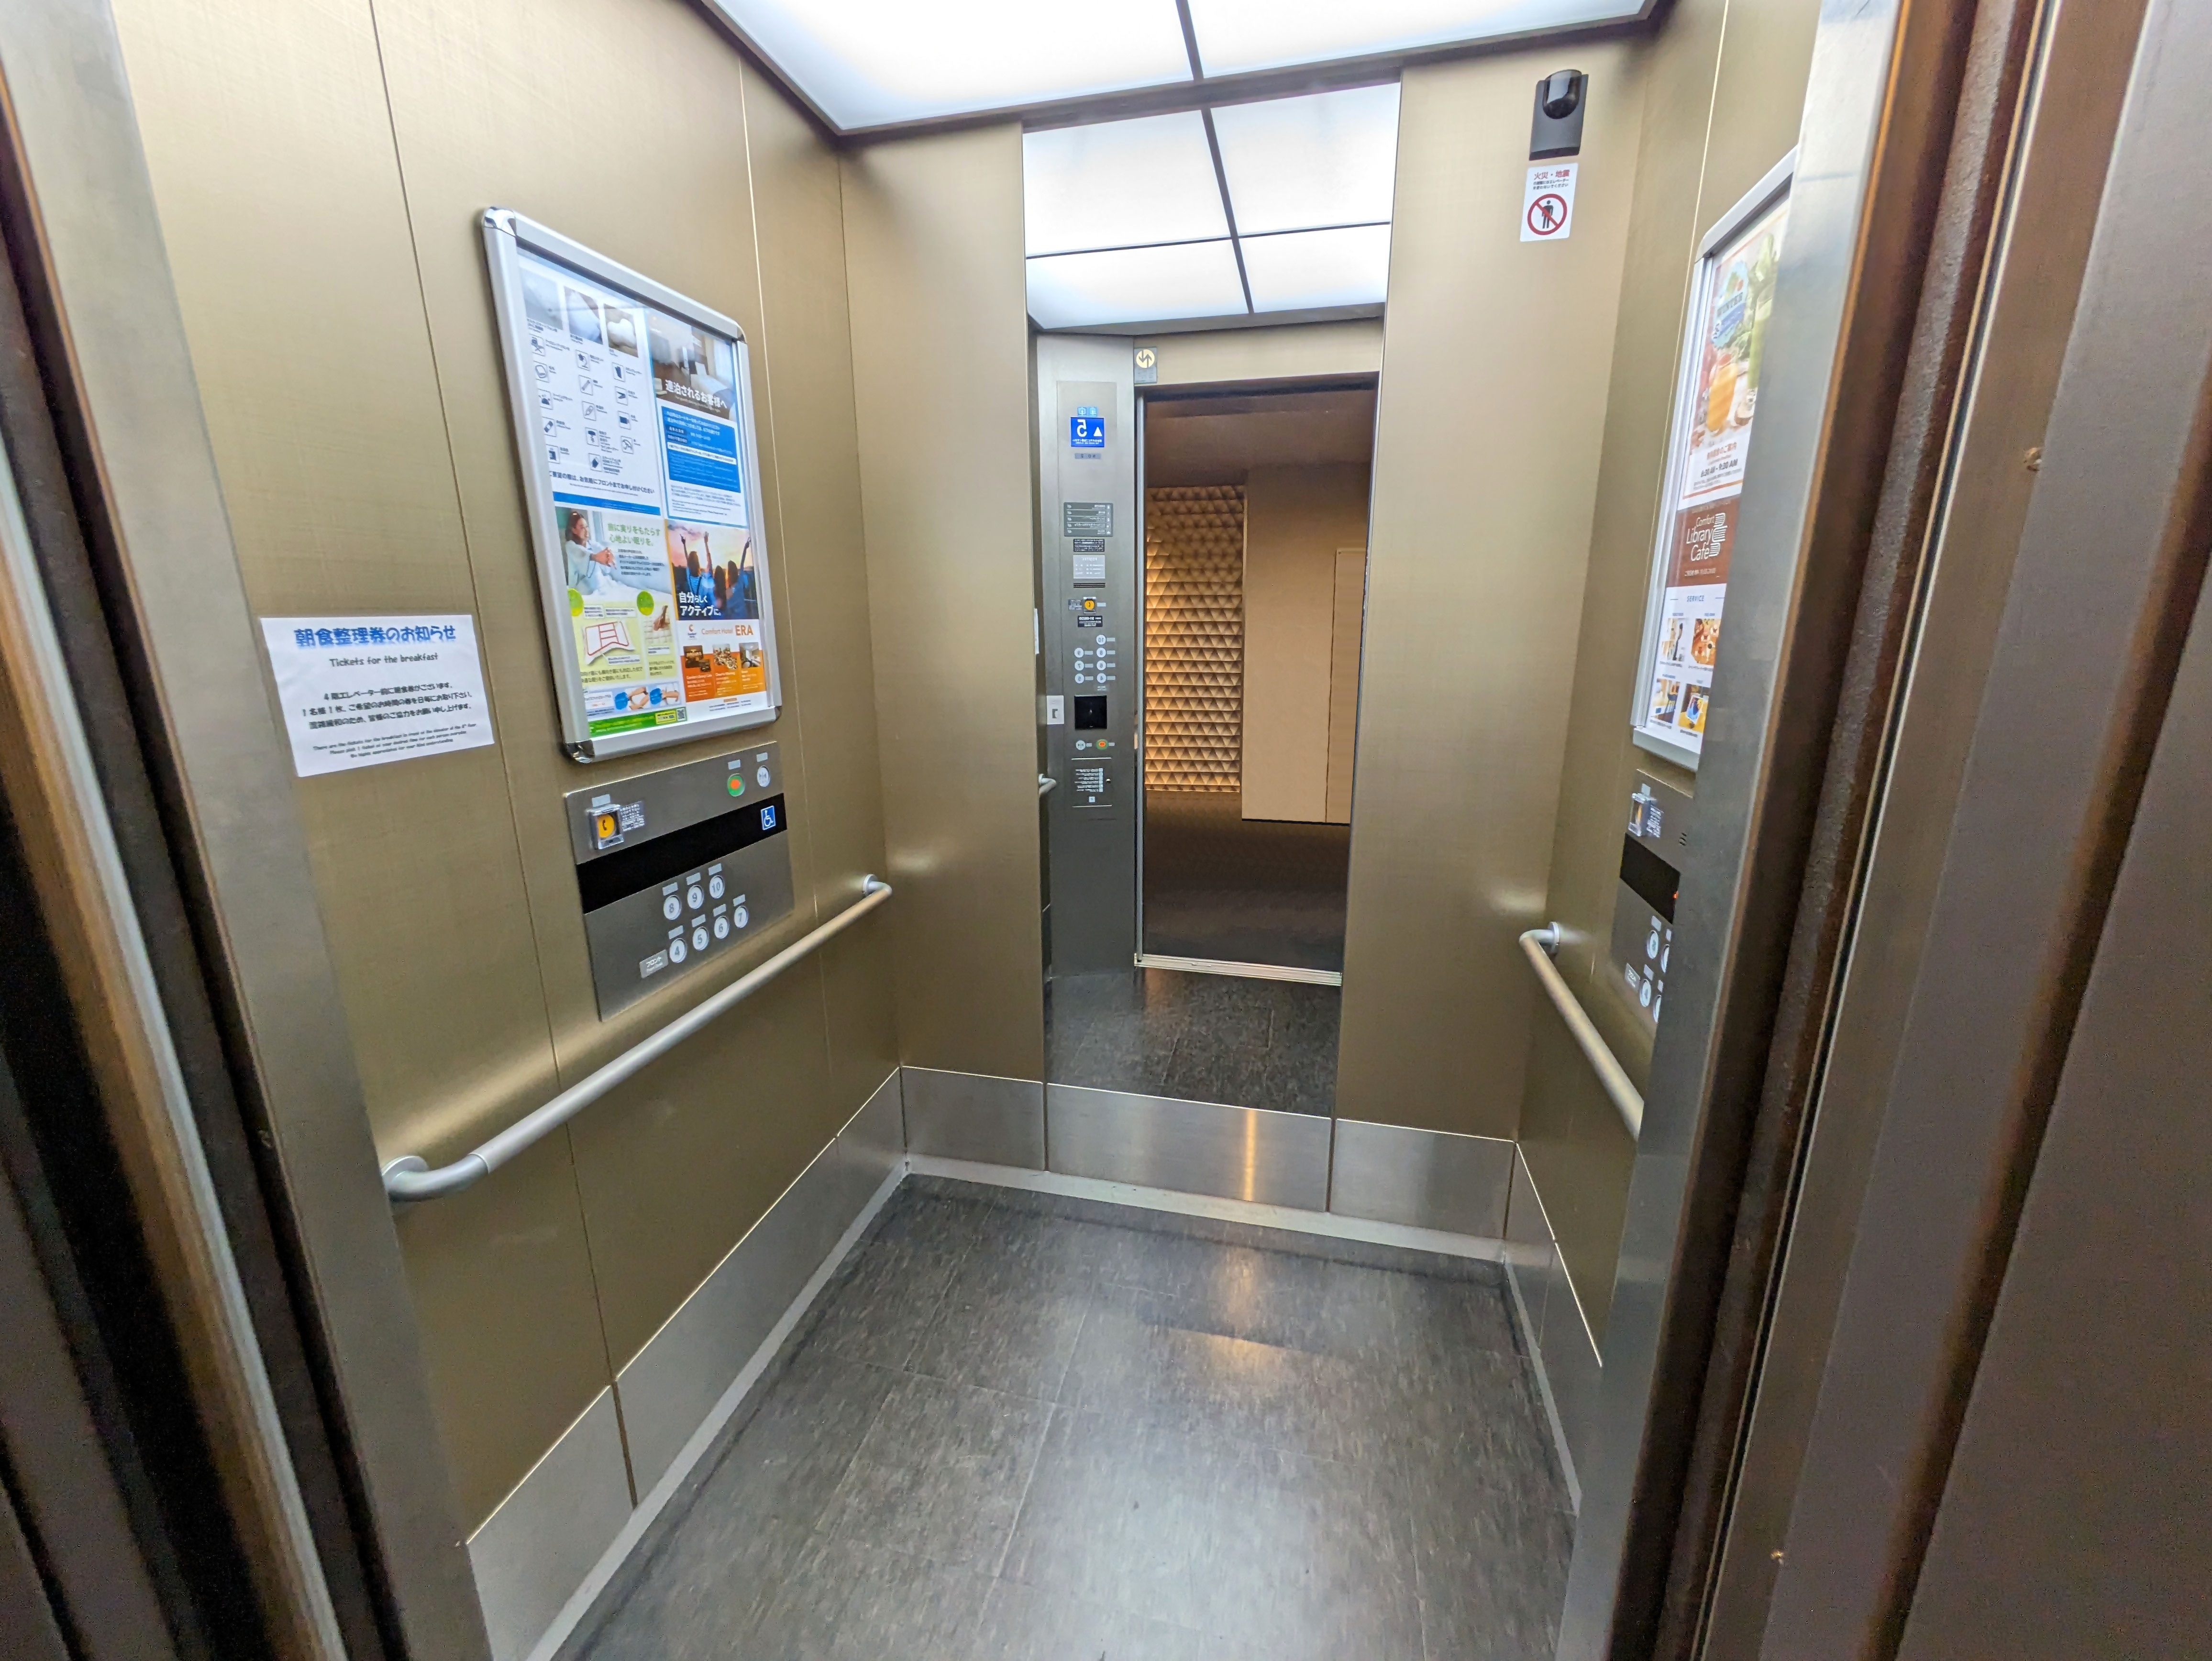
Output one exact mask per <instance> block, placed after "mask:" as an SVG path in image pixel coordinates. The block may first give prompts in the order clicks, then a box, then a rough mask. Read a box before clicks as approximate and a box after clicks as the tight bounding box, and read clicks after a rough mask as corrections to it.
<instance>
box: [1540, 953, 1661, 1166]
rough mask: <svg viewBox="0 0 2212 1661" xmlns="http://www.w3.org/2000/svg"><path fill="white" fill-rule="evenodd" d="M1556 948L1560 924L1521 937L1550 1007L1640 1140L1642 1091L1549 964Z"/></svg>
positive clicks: (1642, 1126) (1641, 1130) (1563, 979)
mask: <svg viewBox="0 0 2212 1661" xmlns="http://www.w3.org/2000/svg"><path fill="white" fill-rule="evenodd" d="M1521 950H1522V952H1525V953H1526V954H1527V956H1528V962H1529V964H1530V965H1531V966H1532V967H1534V970H1535V971H1536V979H1537V980H1538V981H1539V982H1540V983H1541V984H1542V986H1543V988H1544V990H1545V992H1546V993H1547V995H1549V996H1550V998H1551V1000H1552V1007H1553V1008H1555V1009H1557V1010H1558V1011H1559V1019H1561V1020H1563V1021H1565V1023H1566V1024H1567V1031H1569V1032H1571V1033H1572V1034H1573V1035H1574V1040H1575V1043H1576V1044H1577V1047H1579V1048H1580V1049H1581V1050H1582V1052H1583V1060H1584V1061H1586V1062H1589V1064H1590V1070H1591V1071H1592V1072H1593V1073H1595V1074H1597V1081H1598V1082H1599V1083H1600V1084H1601V1085H1602V1086H1605V1093H1606V1096H1607V1098H1608V1099H1610V1100H1611V1101H1612V1103H1613V1110H1614V1111H1615V1112H1617V1113H1619V1114H1620V1122H1621V1123H1623V1124H1625V1125H1626V1126H1627V1127H1628V1134H1629V1135H1631V1136H1633V1137H1641V1136H1642V1135H1643V1134H1644V1092H1642V1091H1640V1090H1638V1088H1637V1087H1636V1086H1635V1084H1634V1083H1633V1082H1632V1081H1631V1080H1630V1079H1629V1076H1628V1069H1627V1068H1624V1067H1623V1066H1621V1064H1620V1057H1619V1056H1615V1055H1614V1054H1613V1050H1612V1048H1611V1047H1610V1046H1609V1045H1607V1043H1606V1041H1605V1038H1604V1037H1603V1036H1602V1035H1601V1033H1600V1032H1599V1031H1598V1030H1597V1025H1596V1023H1595V1022H1594V1021H1592V1020H1591V1019H1590V1018H1589V1013H1588V1012H1587V1011H1586V1010H1584V1009H1583V1007H1582V1002H1581V1001H1580V1000H1579V999H1577V997H1576V996H1575V995H1574V992H1573V990H1572V989H1571V988H1570V987H1569V986H1568V985H1567V982H1566V977H1565V976H1563V975H1561V974H1560V973H1559V965H1558V964H1554V963H1553V961H1552V953H1553V952H1556V951H1558V950H1559V924H1557V923H1555V922H1554V923H1547V924H1546V925H1545V926H1544V927H1543V928H1531V929H1529V930H1528V932H1527V933H1525V934H1522V936H1521Z"/></svg>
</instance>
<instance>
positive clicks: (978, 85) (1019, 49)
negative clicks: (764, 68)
mask: <svg viewBox="0 0 2212 1661" xmlns="http://www.w3.org/2000/svg"><path fill="white" fill-rule="evenodd" d="M715 3H717V4H718V5H719V6H720V9H721V10H722V11H723V13H724V14H725V15H726V16H727V17H728V18H729V19H730V21H732V23H734V24H736V25H737V27H738V32H739V33H742V34H743V35H744V37H745V38H746V40H749V41H750V42H751V43H752V44H753V45H754V46H757V48H759V50H760V52H762V54H763V56H764V57H766V58H768V59H769V62H770V63H772V64H775V67H776V68H777V70H780V71H781V73H782V74H783V76H785V77H786V78H787V80H789V81H790V82H791V83H792V84H793V86H795V87H797V88H799V91H800V92H802V93H804V94H805V95H806V96H807V97H808V98H809V99H811V100H812V101H813V103H814V105H815V106H816V107H817V109H819V110H821V111H822V113H823V114H825V115H827V116H828V117H829V119H830V120H831V121H832V122H834V123H835V124H836V125H837V126H838V127H840V128H842V129H843V130H845V131H852V130H854V129H855V128H859V127H878V126H885V125H890V124H892V123H894V122H900V121H922V120H927V119H930V118H932V117H935V116H946V115H965V114H969V113H973V112H975V111H977V110H994V109H1007V108H1012V107H1013V106H1018V105H1023V104H1036V103H1042V102H1045V101H1047V100H1052V99H1059V98H1082V97H1086V96H1090V95H1092V94H1099V93H1110V92H1126V91H1127V90H1129V89H1130V88H1134V87H1157V86H1162V85H1166V84H1169V83H1171V82H1178V81H1188V80H1189V79H1190V78H1191V71H1190V58H1189V55H1188V52H1186V51H1185V50H1184V46H1183V38H1182V22H1181V21H1180V20H1179V19H1178V18H1177V17H1176V8H1175V0H1115V3H1113V4H1112V5H1110V6H1071V5H1054V4H1042V5H1041V4H1037V3H1036V0H931V3H930V4H928V5H915V3H913V0H715Z"/></svg>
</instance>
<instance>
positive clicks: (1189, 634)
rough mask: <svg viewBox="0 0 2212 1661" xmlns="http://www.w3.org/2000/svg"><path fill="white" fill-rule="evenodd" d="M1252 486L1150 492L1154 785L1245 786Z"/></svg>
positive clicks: (1148, 695) (1150, 766) (1149, 746)
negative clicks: (1247, 540)
mask: <svg viewBox="0 0 2212 1661" xmlns="http://www.w3.org/2000/svg"><path fill="white" fill-rule="evenodd" d="M1243 732H1244V487H1243V485H1241V484H1200V485H1188V486H1179V487H1169V488H1165V489H1162V490H1147V491H1146V492H1145V788H1146V789H1147V790H1215V791H1226V792H1235V791H1237V790H1238V789H1240V788H1242V785H1241V782H1240V767H1241V764H1242V760H1243Z"/></svg>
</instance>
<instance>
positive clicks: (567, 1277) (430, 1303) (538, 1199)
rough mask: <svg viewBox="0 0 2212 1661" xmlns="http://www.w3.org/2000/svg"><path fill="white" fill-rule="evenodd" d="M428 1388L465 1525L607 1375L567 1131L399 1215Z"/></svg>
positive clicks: (472, 1524) (525, 1467)
mask: <svg viewBox="0 0 2212 1661" xmlns="http://www.w3.org/2000/svg"><path fill="white" fill-rule="evenodd" d="M399 1238H400V1243H401V1244H402V1245H404V1247H405V1249H406V1252H407V1272H408V1280H409V1281H410V1284H411V1285H412V1287H413V1288H414V1292H415V1308H416V1314H417V1316H418V1317H419V1318H420V1319H421V1321H422V1351H423V1355H424V1357H425V1359H426V1360H427V1361H428V1366H429V1371H430V1393H431V1399H432V1400H433V1401H435V1402H436V1403H437V1407H438V1421H439V1427H440V1428H441V1430H442V1431H443V1432H444V1433H445V1438H446V1447H447V1453H448V1454H449V1455H450V1456H451V1457H452V1459H453V1491H454V1498H455V1500H456V1501H457V1502H458V1503H459V1506H460V1509H461V1516H462V1519H463V1525H464V1526H465V1528H467V1529H469V1530H474V1529H475V1528H476V1527H477V1524H480V1523H481V1522H483V1519H484V1518H487V1517H489V1516H490V1515H491V1513H492V1512H493V1511H494V1509H495V1508H496V1507H497V1506H498V1505H499V1502H500V1501H501V1500H503V1499H505V1498H506V1497H507V1492H508V1490H510V1489H511V1488H513V1487H514V1485H515V1484H516V1483H517V1482H520V1481H521V1480H522V1478H523V1477H524V1475H526V1474H527V1473H528V1471H529V1469H530V1468H531V1466H532V1465H533V1464H535V1463H537V1462H538V1456H539V1455H540V1454H542V1453H544V1451H545V1450H546V1449H548V1448H550V1447H551V1446H552V1445H553V1444H554V1442H555V1441H556V1439H558V1438H559V1437H560V1434H561V1433H562V1431H564V1430H566V1429H567V1428H568V1427H569V1426H570V1425H571V1424H573V1423H574V1421H575V1419H576V1415H578V1414H579V1413H580V1412H581V1411H582V1410H583V1409H584V1408H586V1407H588V1406H590V1405H591V1402H592V1397H593V1396H596V1395H598V1394H599V1391H600V1390H603V1389H605V1387H606V1385H607V1384H609V1383H610V1382H611V1379H612V1378H613V1372H612V1370H611V1368H610V1367H609V1366H608V1365H607V1356H606V1348H605V1342H604V1341H603V1340H602V1339H601V1337H600V1333H599V1311H598V1309H597V1308H596V1307H595V1306H594V1305H593V1303H592V1262H591V1248H590V1244H589V1242H588V1241H587V1240H586V1237H585V1232H584V1220H583V1214H582V1213H581V1211H580V1208H579V1206H578V1202H577V1196H576V1176H575V1168H574V1160H573V1159H572V1158H571V1156H570V1153H569V1144H568V1136H567V1135H565V1134H563V1135H555V1136H551V1137H549V1138H548V1139H547V1140H546V1141H543V1142H540V1143H539V1144H538V1146H537V1147H533V1148H532V1149H531V1150H530V1151H529V1152H528V1153H525V1154H524V1155H523V1156H522V1157H521V1158H520V1159H517V1160H515V1161H514V1162H513V1164H512V1165H507V1166H506V1167H505V1168H504V1169H502V1170H501V1171H500V1172H499V1177H498V1180H496V1181H491V1182H483V1183H477V1185H476V1186H475V1187H474V1188H471V1189H467V1190H466V1191H465V1192H463V1193H460V1194H456V1195H453V1196H448V1197H447V1198H446V1199H443V1200H440V1201H437V1202H435V1203H433V1204H429V1205H419V1206H411V1207H410V1208H408V1209H407V1210H406V1211H405V1212H404V1214H402V1215H401V1216H400V1219H399Z"/></svg>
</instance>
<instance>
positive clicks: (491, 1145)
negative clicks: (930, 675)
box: [384, 873, 891, 1200]
mask: <svg viewBox="0 0 2212 1661" xmlns="http://www.w3.org/2000/svg"><path fill="white" fill-rule="evenodd" d="M890 897H891V885H890V884H889V883H887V882H885V881H884V880H883V879H881V878H879V877H877V876H875V875H874V874H872V873H871V874H870V875H868V876H866V877H864V878H862V879H860V898H859V899H858V900H856V901H855V902H854V904H851V905H848V906H847V907H846V908H845V909H844V910H842V911H840V912H839V913H838V914H837V915H836V916H834V917H832V918H830V919H829V922H825V923H823V925H822V926H821V927H820V928H816V929H814V930H812V931H811V933H809V934H804V935H802V936H800V937H799V939H798V940H793V942H792V943H791V944H790V945H789V946H785V947H784V948H783V950H782V951H781V952H777V953H776V954H775V956H774V957H772V958H769V959H768V960H767V961H766V962H764V963H762V964H757V965H756V966H755V967H753V968H752V969H750V970H747V971H746V972H745V973H744V974H743V975H740V976H739V977H738V978H737V979H736V980H734V981H732V982H731V983H729V984H728V985H727V986H726V987H724V988H723V989H721V990H720V992H717V993H715V994H714V996H713V997H711V998H708V999H707V1000H706V1001H704V1002H702V1003H699V1004H696V1005H695V1006H693V1007H691V1008H690V1009H688V1010H686V1011H685V1012H684V1013H683V1014H681V1015H678V1017H677V1018H676V1019H674V1020H672V1021H671V1022H669V1023H668V1025H665V1026H664V1027H661V1028H660V1029H659V1030H658V1031H655V1032H654V1033H653V1035H652V1036H651V1037H647V1038H645V1039H643V1040H641V1042H639V1043H635V1044H632V1045H631V1046H630V1047H629V1049H628V1050H623V1053H622V1054H621V1055H619V1056H616V1057H615V1058H614V1060H612V1061H611V1062H608V1063H607V1064H606V1065H605V1067H602V1068H599V1070H598V1071H597V1072H595V1073H593V1074H591V1076H590V1077H588V1078H586V1079H585V1080H583V1081H582V1082H580V1083H579V1084H577V1085H574V1086H571V1087H570V1088H569V1089H567V1090H564V1091H562V1092H561V1093H560V1094H559V1095H557V1096H556V1097H555V1098H553V1099H552V1100H551V1101H550V1102H548V1103H546V1104H544V1106H543V1107H541V1108H538V1110H536V1111H534V1112H532V1113H528V1114H526V1115H524V1116H522V1117H521V1118H520V1119H517V1120H516V1121H515V1122H514V1123H513V1124H511V1125H509V1126H507V1129H504V1130H502V1131H501V1132H500V1133H499V1135H496V1136H494V1137H492V1138H491V1139H490V1140H489V1141H486V1142H484V1143H483V1144H481V1145H480V1146H479V1147H476V1148H474V1149H472V1150H471V1151H470V1152H469V1153H464V1154H463V1155H461V1157H460V1158H459V1159H456V1160H454V1161H453V1163H452V1164H451V1165H440V1166H438V1167H437V1168H436V1169H435V1170H433V1169H432V1168H431V1166H430V1163H429V1161H428V1160H427V1159H424V1158H422V1155H421V1154H419V1153H408V1154H404V1155H402V1156H401V1157H400V1158H398V1159H394V1160H392V1162H391V1163H390V1164H388V1165H386V1166H385V1167H384V1191H385V1193H386V1194H387V1195H389V1196H391V1197H392V1199H395V1200H435V1199H436V1198H438V1197H439V1196H441V1195H445V1194H458V1193H459V1192H460V1191H461V1190H462V1189H465V1188H467V1187H469V1186H471V1184H472V1183H477V1182H479V1181H481V1180H483V1178H484V1177H488V1176H489V1175H490V1174H491V1173H492V1172H493V1171H496V1170H498V1169H499V1168H500V1166H501V1165H505V1164H506V1163H507V1161H508V1160H510V1159H513V1158H514V1156H515V1155H516V1154H518V1153H521V1152H522V1151H523V1150H524V1149H525V1148H526V1147H530V1146H531V1145H532V1143H534V1142H537V1141H539V1140H541V1139H542V1138H543V1137H544V1136H545V1135H548V1134H550V1132H552V1131H554V1130H556V1129H559V1128H560V1127H561V1126H562V1125H564V1124H566V1123H568V1121H569V1120H571V1119H573V1118H574V1117H575V1116H576V1115H577V1114H579V1113H580V1112H582V1111H583V1110H585V1109H586V1108H587V1107H589V1106H590V1105H591V1104H592V1103H593V1102H596V1101H597V1100H599V1098H600V1097H602V1096H604V1095H605V1094H606V1093H607V1092H609V1091H611V1090H612V1089H613V1088H614V1087H615V1086H617V1085H618V1084H620V1083H622V1081H623V1080H625V1079H627V1078H629V1077H630V1076H631V1075H632V1074H635V1073H638V1072H640V1071H641V1070H642V1069H643V1068H645V1066H646V1065H647V1063H648V1062H654V1061H658V1060H659V1058H660V1057H661V1056H665V1055H666V1054H667V1053H668V1052H669V1051H670V1050H673V1049H675V1048H676V1046H677V1045H678V1044H679V1043H683V1042H684V1039H686V1038H688V1037H690V1036H691V1035H692V1034H693V1033H695V1032H696V1031H698V1030H699V1029H700V1028H701V1027H702V1026H705V1025H708V1023H709V1022H711V1021H713V1020H714V1019H715V1018H716V1017H718V1016H720V1015H721V1014H722V1013H725V1012H726V1011H727V1010H728V1009H730V1008H731V1007H732V1006H734V1005H736V1004H738V1003H742V1002H743V1001H744V1000H745V999H747V998H749V997H750V996H751V995H753V994H754V993H755V992H757V991H758V990H759V989H761V988H762V987H763V986H765V985H767V984H768V983H769V982H770V981H772V980H774V979H775V977H777V976H778V975H781V973H783V971H784V970H787V969H788V968H790V967H791V965H792V964H795V963H797V962H798V961H799V959H800V958H803V957H805V956H806V955H807V954H808V953H809V952H813V951H816V950H817V949H818V948H819V947H820V946H823V944H824V943H826V942H827V941H829V940H832V939H834V938H835V937H836V935H838V934H842V933H843V932H844V931H845V930H846V929H848V928H851V927H852V926H853V925H854V923H856V922H859V921H860V919H861V918H862V917H864V916H866V915H867V914H868V913H869V912H871V911H872V910H875V909H876V908H877V907H878V906H879V905H881V904H883V903H884V901H885V900H887V899H889V898H890Z"/></svg>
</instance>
